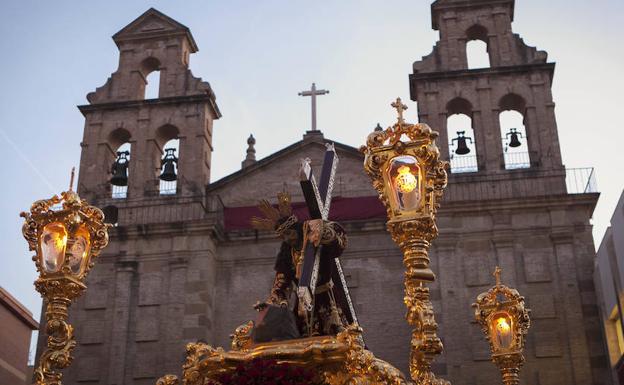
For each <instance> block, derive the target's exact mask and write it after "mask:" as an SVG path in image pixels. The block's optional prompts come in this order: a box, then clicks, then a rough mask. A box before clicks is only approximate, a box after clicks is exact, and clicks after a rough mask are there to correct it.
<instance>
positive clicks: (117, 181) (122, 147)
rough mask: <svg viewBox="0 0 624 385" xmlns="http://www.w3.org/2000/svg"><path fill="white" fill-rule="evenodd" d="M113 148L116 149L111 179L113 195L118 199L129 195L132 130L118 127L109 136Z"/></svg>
mask: <svg viewBox="0 0 624 385" xmlns="http://www.w3.org/2000/svg"><path fill="white" fill-rule="evenodd" d="M108 143H109V144H110V146H111V148H114V149H116V150H115V151H114V154H112V156H111V158H109V159H111V160H112V163H111V168H110V179H109V183H110V184H111V197H112V198H116V199H123V198H126V197H127V195H128V180H129V166H130V152H131V150H132V146H131V144H130V132H128V130H125V129H123V128H117V129H116V130H114V131H113V132H111V133H110V135H109V136H108Z"/></svg>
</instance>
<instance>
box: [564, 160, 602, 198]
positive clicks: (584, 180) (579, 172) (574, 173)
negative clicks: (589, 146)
mask: <svg viewBox="0 0 624 385" xmlns="http://www.w3.org/2000/svg"><path fill="white" fill-rule="evenodd" d="M566 188H567V189H568V194H587V193H595V192H598V185H597V184H596V174H595V172H594V168H593V167H585V168H566Z"/></svg>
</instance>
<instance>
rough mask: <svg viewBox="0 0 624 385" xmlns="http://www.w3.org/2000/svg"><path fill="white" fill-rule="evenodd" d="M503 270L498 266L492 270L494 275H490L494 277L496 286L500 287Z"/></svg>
mask: <svg viewBox="0 0 624 385" xmlns="http://www.w3.org/2000/svg"><path fill="white" fill-rule="evenodd" d="M502 271H503V270H502V269H501V268H500V266H496V269H494V273H493V274H492V275H493V276H494V278H495V279H496V286H500V285H501V277H500V276H501V272H502Z"/></svg>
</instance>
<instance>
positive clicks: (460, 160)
mask: <svg viewBox="0 0 624 385" xmlns="http://www.w3.org/2000/svg"><path fill="white" fill-rule="evenodd" d="M450 163H451V173H452V174H461V173H464V172H477V171H479V166H478V165H477V156H476V155H453V156H452V157H451V162H450Z"/></svg>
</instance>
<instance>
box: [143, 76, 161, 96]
mask: <svg viewBox="0 0 624 385" xmlns="http://www.w3.org/2000/svg"><path fill="white" fill-rule="evenodd" d="M145 80H146V81H147V84H145V99H158V92H159V90H160V71H158V70H157V71H152V72H151V73H150V74H149V75H147V78H146V79H145Z"/></svg>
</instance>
